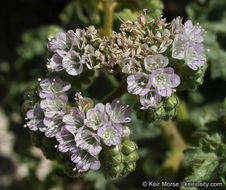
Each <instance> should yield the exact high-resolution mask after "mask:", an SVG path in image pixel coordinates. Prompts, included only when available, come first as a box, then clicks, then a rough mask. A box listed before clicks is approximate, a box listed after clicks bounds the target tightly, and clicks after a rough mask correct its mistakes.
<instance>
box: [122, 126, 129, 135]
mask: <svg viewBox="0 0 226 190" xmlns="http://www.w3.org/2000/svg"><path fill="white" fill-rule="evenodd" d="M130 133H131V131H130V129H129V127H127V126H123V132H122V135H121V137H128V136H129V135H130Z"/></svg>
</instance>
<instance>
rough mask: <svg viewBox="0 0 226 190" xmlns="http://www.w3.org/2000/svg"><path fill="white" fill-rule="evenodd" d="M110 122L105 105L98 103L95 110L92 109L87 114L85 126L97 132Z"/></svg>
mask: <svg viewBox="0 0 226 190" xmlns="http://www.w3.org/2000/svg"><path fill="white" fill-rule="evenodd" d="M107 121H108V116H107V114H106V112H105V105H103V104H102V103H98V104H96V105H95V107H94V108H91V109H89V110H88V111H87V113H86V119H85V120H84V122H85V125H86V126H88V127H90V128H92V129H93V130H97V129H99V128H100V127H102V126H103V125H104V124H105V123H106V122H107Z"/></svg>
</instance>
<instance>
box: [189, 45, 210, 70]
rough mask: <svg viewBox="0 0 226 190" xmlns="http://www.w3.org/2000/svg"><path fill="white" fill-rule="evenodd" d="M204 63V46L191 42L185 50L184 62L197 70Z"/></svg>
mask: <svg viewBox="0 0 226 190" xmlns="http://www.w3.org/2000/svg"><path fill="white" fill-rule="evenodd" d="M205 63H206V57H205V56H204V47H203V45H202V44H195V43H191V44H190V45H189V47H188V48H187V50H186V52H185V64H186V65H187V66H189V67H190V68H191V69H193V70H197V69H198V68H199V67H202V66H203V65H204V64H205Z"/></svg>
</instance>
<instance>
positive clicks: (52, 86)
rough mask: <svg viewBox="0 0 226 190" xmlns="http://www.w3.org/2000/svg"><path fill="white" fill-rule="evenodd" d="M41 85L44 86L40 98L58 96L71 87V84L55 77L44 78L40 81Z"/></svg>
mask: <svg viewBox="0 0 226 190" xmlns="http://www.w3.org/2000/svg"><path fill="white" fill-rule="evenodd" d="M40 87H41V88H42V89H41V91H40V93H39V96H40V98H47V97H49V96H58V95H60V94H62V93H64V92H66V91H68V90H69V89H70V88H71V84H70V83H68V82H64V81H62V80H61V79H60V78H58V77H55V78H52V79H48V78H47V79H43V80H42V81H41V82H40Z"/></svg>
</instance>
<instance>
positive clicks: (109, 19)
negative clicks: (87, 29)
mask: <svg viewBox="0 0 226 190" xmlns="http://www.w3.org/2000/svg"><path fill="white" fill-rule="evenodd" d="M102 2H103V3H104V6H105V18H104V28H103V29H99V30H98V33H99V34H100V35H104V36H110V35H111V33H112V26H113V13H114V9H115V7H116V5H117V2H115V1H109V0H102Z"/></svg>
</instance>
